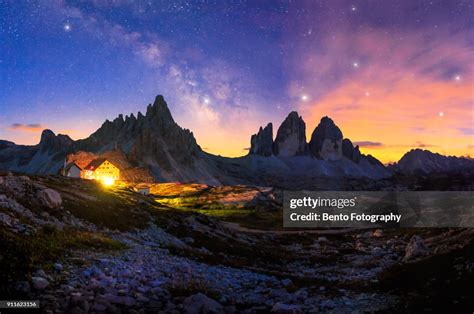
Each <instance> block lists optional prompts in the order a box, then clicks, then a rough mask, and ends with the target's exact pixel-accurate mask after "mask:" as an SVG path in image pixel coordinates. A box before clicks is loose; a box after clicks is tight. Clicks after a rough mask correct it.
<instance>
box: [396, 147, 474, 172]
mask: <svg viewBox="0 0 474 314" xmlns="http://www.w3.org/2000/svg"><path fill="white" fill-rule="evenodd" d="M389 168H390V169H391V170H393V171H395V172H399V173H403V174H431V173H450V172H464V173H465V172H470V173H472V172H474V160H473V159H470V158H465V157H454V156H443V155H441V154H438V153H433V152H430V151H429V150H423V149H419V148H417V149H412V150H410V151H409V152H407V153H406V154H405V155H403V157H402V158H401V159H400V160H399V161H398V162H397V163H396V164H393V165H391V166H390V167H389Z"/></svg>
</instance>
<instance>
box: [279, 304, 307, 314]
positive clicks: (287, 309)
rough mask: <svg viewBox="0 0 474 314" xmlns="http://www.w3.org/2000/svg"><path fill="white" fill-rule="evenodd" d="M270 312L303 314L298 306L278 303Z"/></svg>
mask: <svg viewBox="0 0 474 314" xmlns="http://www.w3.org/2000/svg"><path fill="white" fill-rule="evenodd" d="M271 312H272V313H277V314H299V313H303V310H302V308H301V306H300V305H292V304H285V303H280V302H278V303H276V304H275V305H274V306H273V307H272V310H271Z"/></svg>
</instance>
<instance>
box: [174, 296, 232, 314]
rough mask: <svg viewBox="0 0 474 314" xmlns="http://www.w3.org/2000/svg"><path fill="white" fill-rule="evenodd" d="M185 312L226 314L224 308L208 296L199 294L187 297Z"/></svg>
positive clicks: (192, 313)
mask: <svg viewBox="0 0 474 314" xmlns="http://www.w3.org/2000/svg"><path fill="white" fill-rule="evenodd" d="M183 311H184V313H186V314H201V313H208V314H211V313H212V314H215V313H224V307H223V306H222V305H220V304H219V303H218V302H217V301H215V300H213V299H211V298H209V297H207V296H206V295H204V294H202V293H197V294H193V295H191V296H189V297H187V298H186V299H185V300H184V302H183Z"/></svg>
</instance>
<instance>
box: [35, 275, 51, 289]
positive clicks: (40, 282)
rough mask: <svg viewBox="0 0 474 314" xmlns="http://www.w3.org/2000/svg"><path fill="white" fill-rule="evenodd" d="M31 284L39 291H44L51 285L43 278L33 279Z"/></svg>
mask: <svg viewBox="0 0 474 314" xmlns="http://www.w3.org/2000/svg"><path fill="white" fill-rule="evenodd" d="M31 283H32V284H33V288H35V289H37V290H43V289H44V288H46V287H47V286H48V285H49V282H48V281H47V280H46V279H44V278H43V277H31Z"/></svg>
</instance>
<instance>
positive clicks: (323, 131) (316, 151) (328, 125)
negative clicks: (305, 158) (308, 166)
mask: <svg viewBox="0 0 474 314" xmlns="http://www.w3.org/2000/svg"><path fill="white" fill-rule="evenodd" d="M309 150H310V152H311V154H312V155H313V156H314V157H316V158H320V159H324V160H340V159H341V158H342V132H341V130H340V129H339V128H338V127H337V126H336V125H335V124H334V121H332V119H331V118H329V117H327V116H326V117H323V118H322V119H321V121H320V122H319V124H318V126H317V127H316V128H315V129H314V131H313V134H312V135H311V140H310V142H309Z"/></svg>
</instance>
